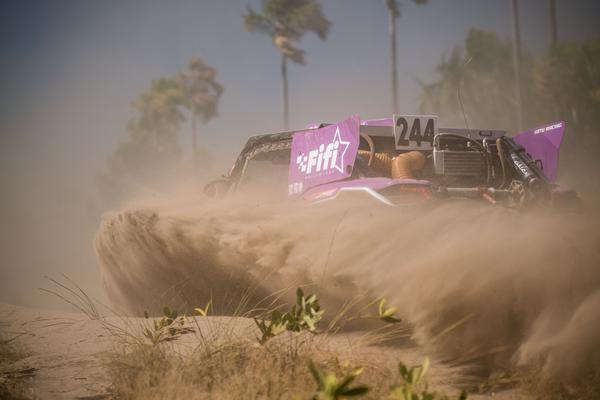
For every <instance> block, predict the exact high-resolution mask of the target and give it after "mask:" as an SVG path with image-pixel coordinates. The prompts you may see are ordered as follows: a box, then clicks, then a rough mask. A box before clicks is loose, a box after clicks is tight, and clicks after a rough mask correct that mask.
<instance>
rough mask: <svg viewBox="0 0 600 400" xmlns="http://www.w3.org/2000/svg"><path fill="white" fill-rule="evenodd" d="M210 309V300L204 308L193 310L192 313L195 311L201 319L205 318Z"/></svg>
mask: <svg viewBox="0 0 600 400" xmlns="http://www.w3.org/2000/svg"><path fill="white" fill-rule="evenodd" d="M211 307H212V299H211V300H209V301H208V303H206V306H204V308H199V307H198V308H194V311H196V312H197V313H198V315H200V316H202V317H206V316H207V315H208V311H209V310H210V309H211Z"/></svg>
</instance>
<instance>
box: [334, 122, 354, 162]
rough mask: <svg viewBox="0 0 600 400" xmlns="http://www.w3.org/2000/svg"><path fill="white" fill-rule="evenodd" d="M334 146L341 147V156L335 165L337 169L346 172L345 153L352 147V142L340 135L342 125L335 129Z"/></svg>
mask: <svg viewBox="0 0 600 400" xmlns="http://www.w3.org/2000/svg"><path fill="white" fill-rule="evenodd" d="M332 143H333V148H335V149H339V150H338V152H339V153H340V157H339V158H338V160H336V162H335V165H334V166H333V167H334V168H335V169H337V170H338V171H340V172H341V173H344V172H345V171H344V155H345V154H346V151H347V150H348V147H350V142H348V141H345V140H342V136H341V135H340V127H339V126H338V127H337V129H336V130H335V135H334V136H333V142H332Z"/></svg>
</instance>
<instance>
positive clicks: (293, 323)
mask: <svg viewBox="0 0 600 400" xmlns="http://www.w3.org/2000/svg"><path fill="white" fill-rule="evenodd" d="M323 312H324V311H323V310H321V307H320V306H319V300H318V299H317V295H316V294H311V295H310V296H308V297H304V292H303V291H302V289H300V288H298V289H297V290H296V304H295V305H294V306H293V307H292V310H291V311H290V312H289V313H286V314H287V315H285V316H286V317H287V319H288V325H287V329H288V330H289V331H292V332H300V331H302V330H307V331H309V332H316V324H317V322H319V321H320V320H321V318H322V317H323Z"/></svg>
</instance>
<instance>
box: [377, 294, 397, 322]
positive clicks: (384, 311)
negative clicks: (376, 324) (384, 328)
mask: <svg viewBox="0 0 600 400" xmlns="http://www.w3.org/2000/svg"><path fill="white" fill-rule="evenodd" d="M385 303H386V300H385V298H383V299H381V301H380V302H379V319H381V320H382V321H384V322H387V323H389V324H395V323H398V322H401V321H402V320H401V319H400V318H398V317H397V316H396V315H395V314H396V307H390V308H386V306H385Z"/></svg>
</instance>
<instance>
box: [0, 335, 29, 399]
mask: <svg viewBox="0 0 600 400" xmlns="http://www.w3.org/2000/svg"><path fill="white" fill-rule="evenodd" d="M24 357H26V353H25V352H24V351H23V350H22V349H21V348H19V347H18V346H17V345H16V344H15V341H14V338H11V339H6V338H4V337H3V336H1V335H0V399H6V400H26V399H29V398H30V396H28V393H29V390H28V380H29V379H30V378H31V376H32V374H33V372H34V371H35V370H34V369H33V368H25V369H15V368H14V363H15V362H17V361H19V360H21V359H23V358H24Z"/></svg>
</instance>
